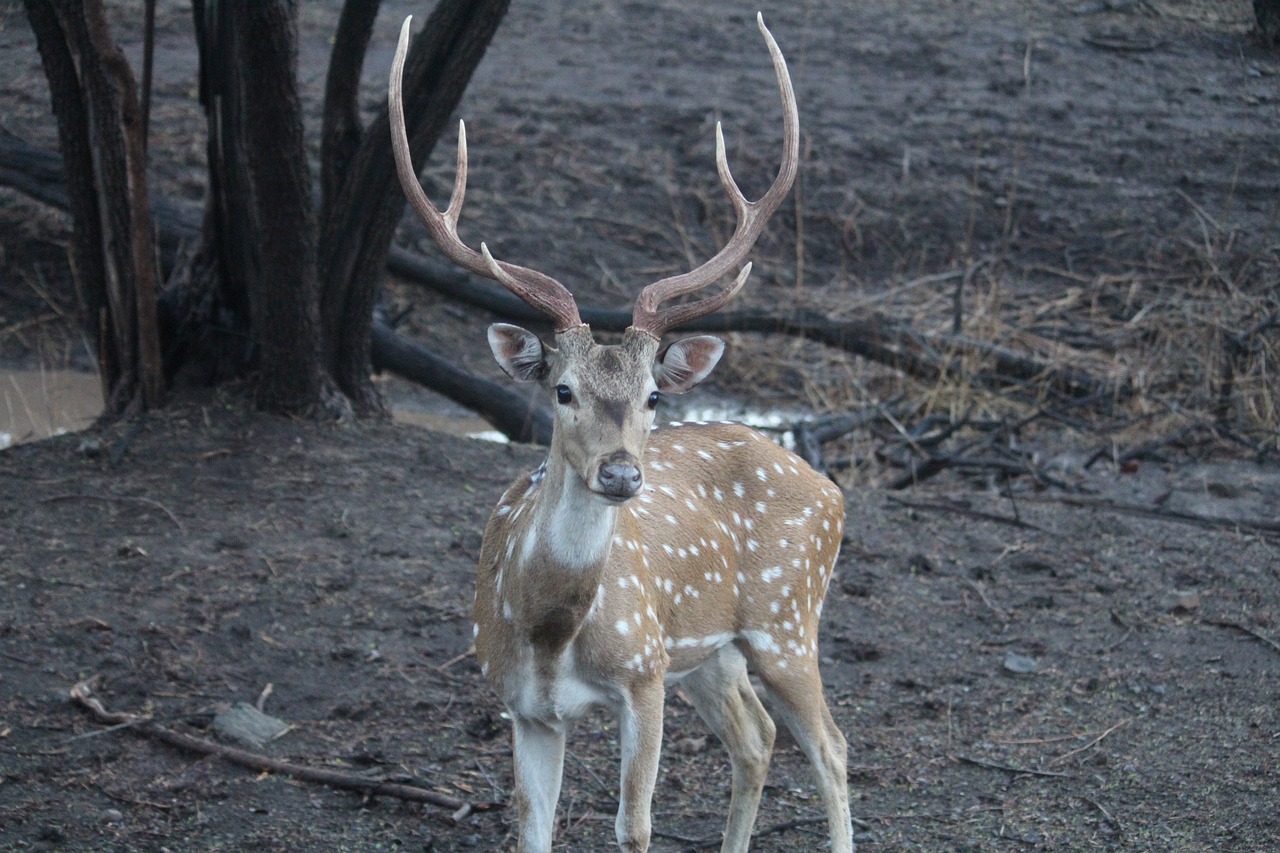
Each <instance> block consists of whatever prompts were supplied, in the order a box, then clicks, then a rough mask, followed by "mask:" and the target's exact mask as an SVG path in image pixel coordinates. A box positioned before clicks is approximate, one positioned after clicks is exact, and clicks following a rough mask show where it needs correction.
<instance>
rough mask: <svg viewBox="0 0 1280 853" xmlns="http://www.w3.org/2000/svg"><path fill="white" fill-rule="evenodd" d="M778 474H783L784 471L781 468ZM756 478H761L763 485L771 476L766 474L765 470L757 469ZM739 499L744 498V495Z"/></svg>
mask: <svg viewBox="0 0 1280 853" xmlns="http://www.w3.org/2000/svg"><path fill="white" fill-rule="evenodd" d="M778 472H779V473H781V472H782V469H781V468H779V469H778ZM756 477H758V478H759V480H760V482H762V483H763V482H766V481H767V480H768V479H769V475H768V474H766V473H765V472H764V469H763V468H757V469H756ZM738 497H742V495H738Z"/></svg>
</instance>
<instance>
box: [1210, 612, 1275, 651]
mask: <svg viewBox="0 0 1280 853" xmlns="http://www.w3.org/2000/svg"><path fill="white" fill-rule="evenodd" d="M1200 621H1201V622H1203V623H1205V624H1206V625H1215V626H1217V627H1219V628H1230V629H1231V630H1233V631H1240V632H1241V633H1243V634H1248V635H1249V636H1250V637H1253V638H1254V639H1255V640H1257V641H1258V642H1260V643H1263V644H1264V645H1267V646H1270V647H1271V648H1272V649H1273V650H1275V651H1277V652H1280V643H1277V642H1276V641H1275V640H1273V639H1271V638H1270V637H1268V636H1267V635H1265V634H1262V633H1259V632H1258V631H1255V630H1253V629H1252V628H1250V627H1249V626H1248V625H1243V624H1241V623H1239V622H1232V621H1231V620H1229V619H1209V618H1207V617H1202V618H1201V619H1200Z"/></svg>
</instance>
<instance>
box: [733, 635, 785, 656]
mask: <svg viewBox="0 0 1280 853" xmlns="http://www.w3.org/2000/svg"><path fill="white" fill-rule="evenodd" d="M739 636H741V637H742V639H744V640H746V641H747V645H749V646H751V648H753V649H755V650H756V651H760V652H773V653H774V654H775V655H780V654H782V646H780V645H778V641H777V640H775V639H774V637H773V635H772V634H770V633H769V632H768V631H759V630H754V629H753V630H750V631H743V632H741V634H739Z"/></svg>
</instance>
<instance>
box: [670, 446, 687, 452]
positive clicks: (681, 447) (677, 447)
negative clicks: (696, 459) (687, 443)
mask: <svg viewBox="0 0 1280 853" xmlns="http://www.w3.org/2000/svg"><path fill="white" fill-rule="evenodd" d="M671 449H672V450H674V451H675V452H676V453H684V445H683V444H673V445H671Z"/></svg>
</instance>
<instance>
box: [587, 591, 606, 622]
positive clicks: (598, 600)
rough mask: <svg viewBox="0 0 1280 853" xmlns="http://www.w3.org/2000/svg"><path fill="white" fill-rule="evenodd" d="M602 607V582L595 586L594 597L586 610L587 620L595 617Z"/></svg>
mask: <svg viewBox="0 0 1280 853" xmlns="http://www.w3.org/2000/svg"><path fill="white" fill-rule="evenodd" d="M603 607H604V584H600V585H598V586H597V587H596V597H595V599H594V600H592V602H591V609H590V610H588V611H587V621H588V622H590V621H591V620H593V619H595V618H596V616H597V615H598V614H599V613H600V610H601V609H602V608H603Z"/></svg>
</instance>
